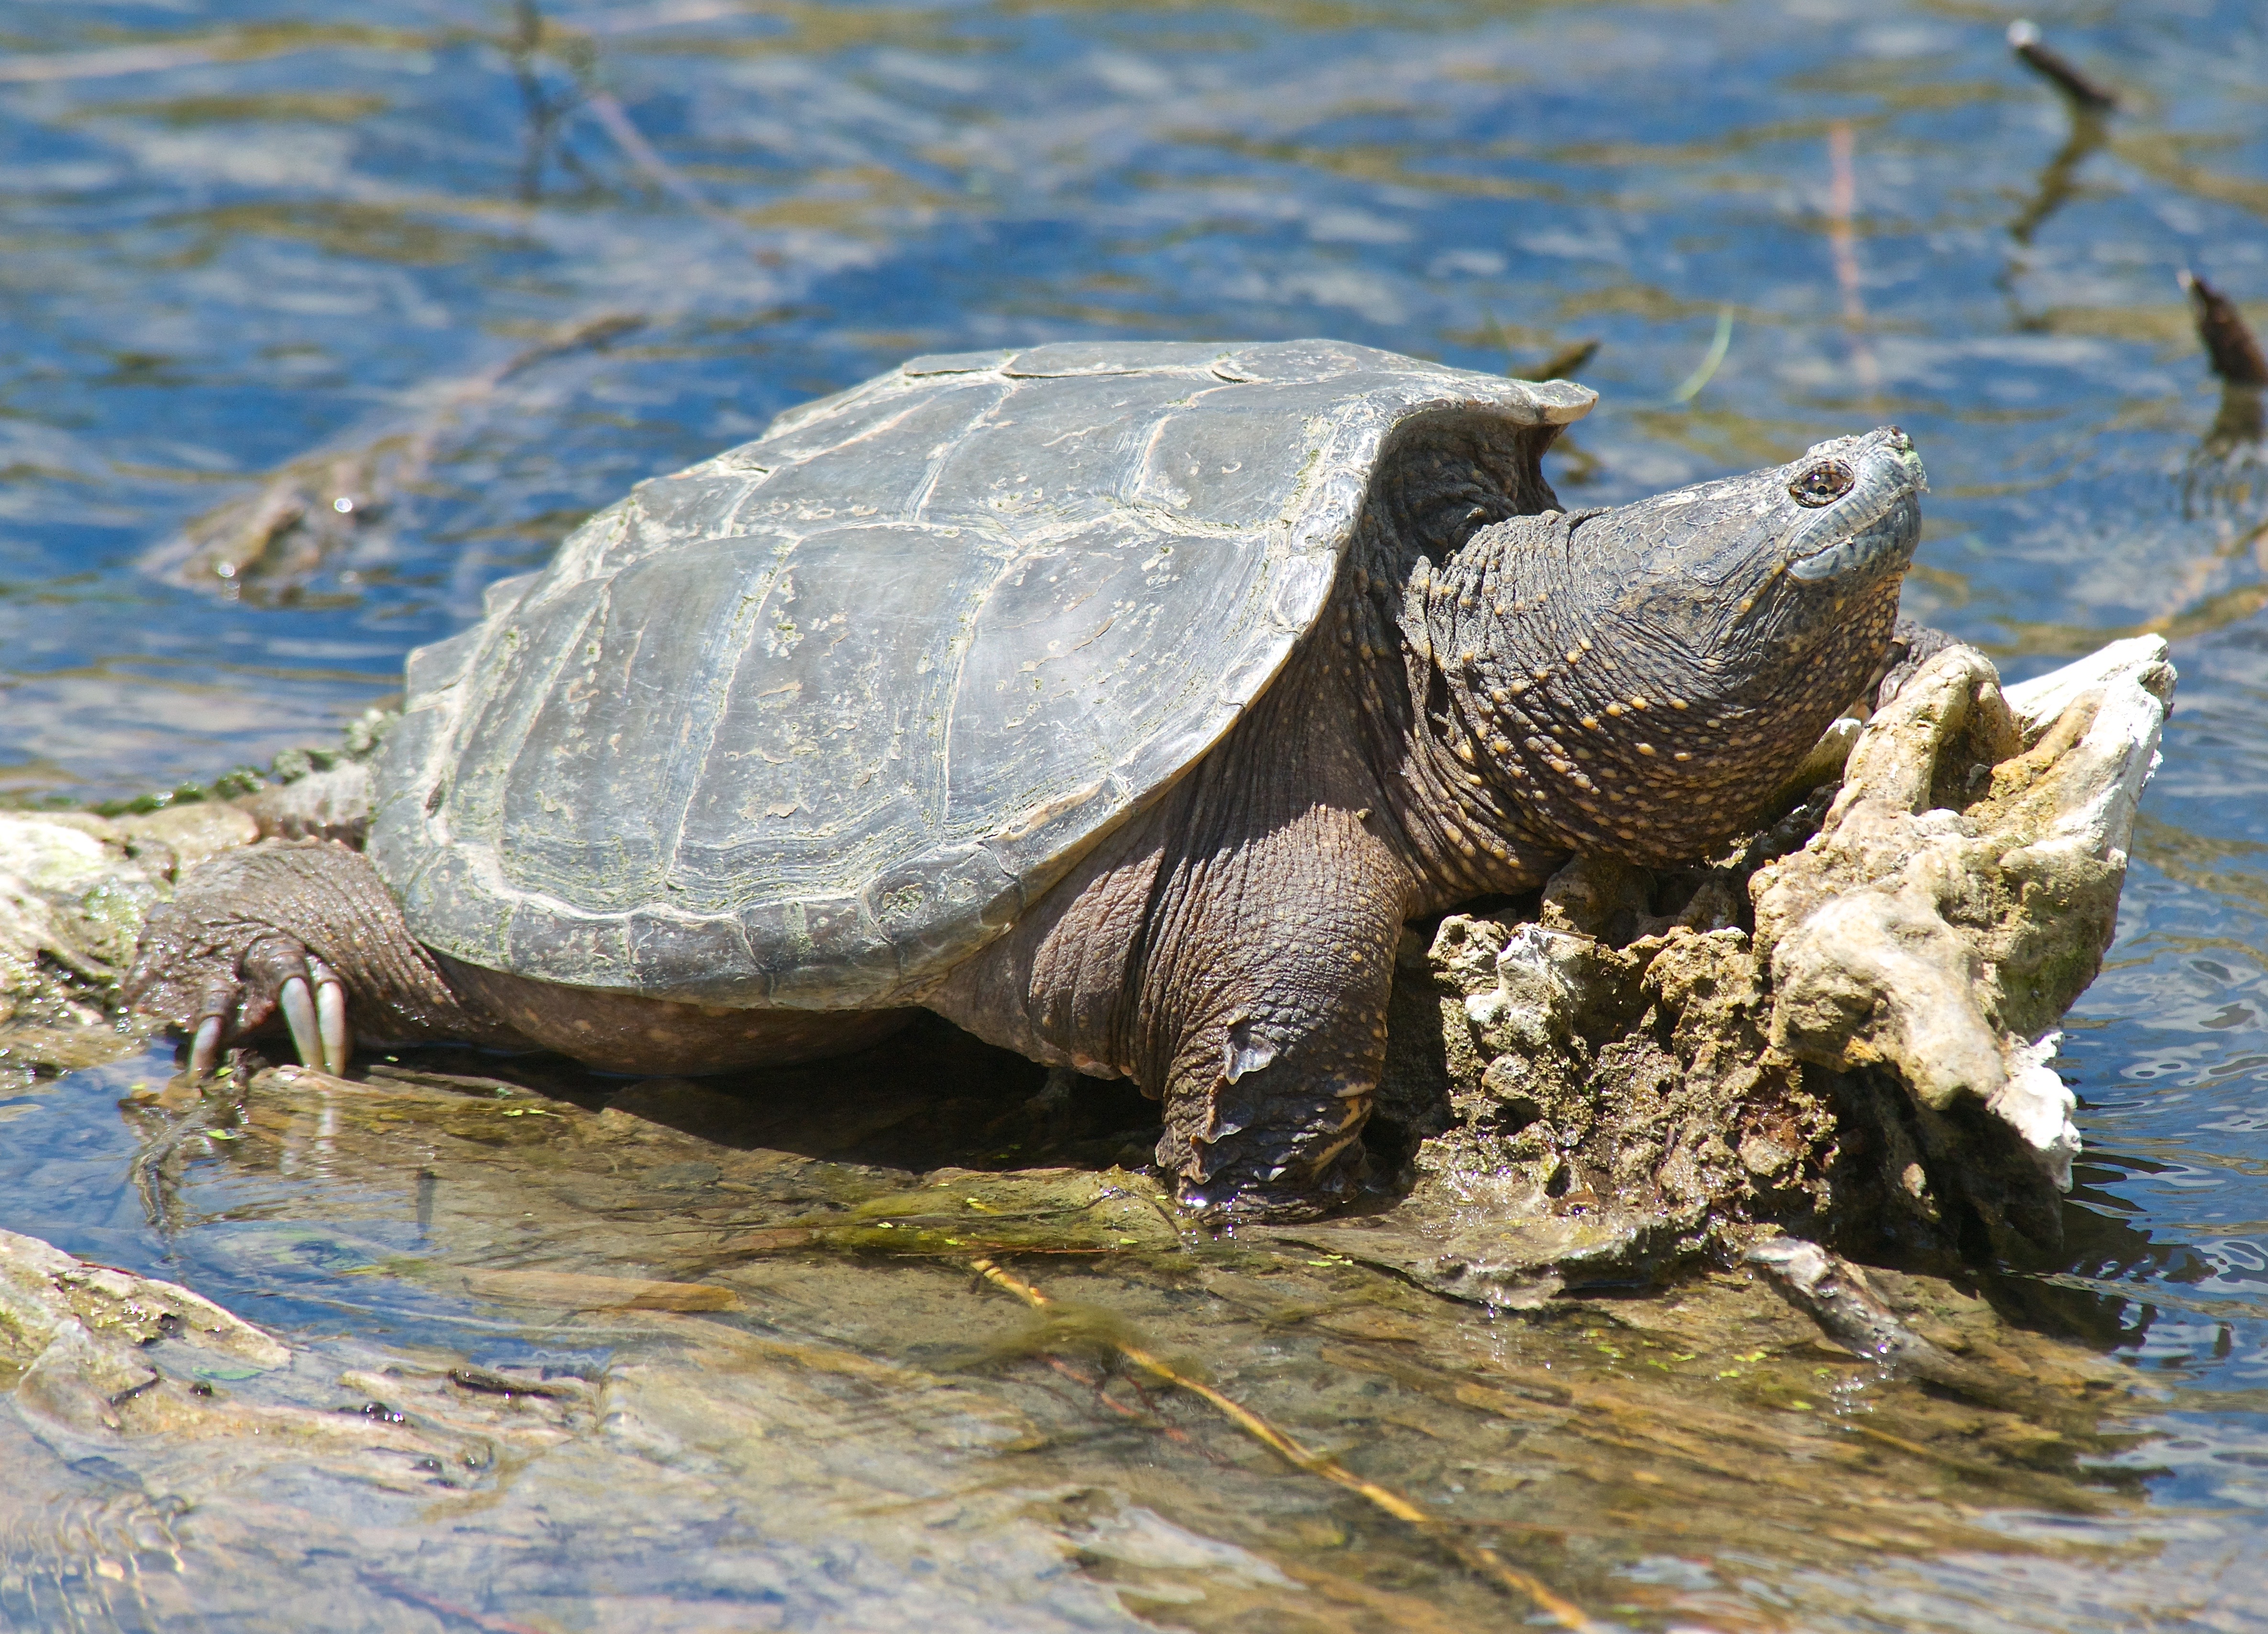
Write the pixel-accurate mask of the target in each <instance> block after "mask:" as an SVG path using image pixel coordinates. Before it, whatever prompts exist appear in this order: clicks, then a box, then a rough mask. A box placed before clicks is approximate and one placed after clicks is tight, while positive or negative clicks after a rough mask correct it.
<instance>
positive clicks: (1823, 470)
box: [1787, 460, 1859, 505]
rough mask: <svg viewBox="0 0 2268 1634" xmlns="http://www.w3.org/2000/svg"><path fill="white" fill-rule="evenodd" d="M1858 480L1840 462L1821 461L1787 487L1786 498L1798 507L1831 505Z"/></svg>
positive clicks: (1849, 469)
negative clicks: (1798, 505)
mask: <svg viewBox="0 0 2268 1634" xmlns="http://www.w3.org/2000/svg"><path fill="white" fill-rule="evenodd" d="M1858 480H1859V479H1858V477H1857V476H1855V475H1852V470H1851V467H1849V466H1847V465H1845V464H1844V463H1843V462H1842V461H1841V460H1821V461H1820V462H1819V463H1818V464H1817V465H1815V466H1813V467H1811V468H1810V469H1809V470H1808V471H1806V472H1805V473H1804V474H1803V475H1800V476H1799V477H1797V478H1796V479H1795V481H1793V482H1790V483H1789V484H1788V485H1787V496H1788V497H1789V498H1791V499H1793V500H1794V501H1795V503H1796V504H1800V505H1831V504H1834V503H1835V502H1836V501H1837V500H1838V499H1840V498H1842V497H1843V496H1844V495H1845V494H1847V493H1849V492H1850V491H1851V484H1852V483H1853V482H1857V481H1858Z"/></svg>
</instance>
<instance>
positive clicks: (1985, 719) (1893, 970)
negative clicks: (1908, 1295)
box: [1307, 637, 2174, 1303]
mask: <svg viewBox="0 0 2268 1634" xmlns="http://www.w3.org/2000/svg"><path fill="white" fill-rule="evenodd" d="M2173 684H2174V672H2173V669H2172V667H2171V666H2170V665H2169V664H2168V663H2167V661H2166V646H2165V644H2164V643H2163V642H2162V641H2161V640H2159V639H2158V638H2156V637H2140V638H2137V639H2134V640H2130V641H2122V642H2117V643H2115V644H2112V645H2110V646H2108V647H2106V648H2104V649H2103V650H2102V651H2100V652H2098V653H2096V654H2095V655H2094V656H2093V657H2092V658H2089V659H2084V660H2082V661H2080V662H2079V663H2076V664H2073V665H2071V666H2068V667H2067V668H2066V669H2063V670H2059V671H2058V672H2056V673H2054V674H2051V675H2048V676H2044V677H2043V678H2041V679H2040V680H2038V681H2032V682H2030V683H2028V684H2026V685H2024V686H2021V687H2015V688H2008V689H2007V691H2005V692H2004V691H2003V690H2002V688H2000V686H1999V679H1998V676H1997V675H1996V673H1995V672H1994V670H1993V668H1992V664H1991V663H1990V662H1989V661H1988V660H1987V659H1985V657H1984V656H1983V655H1982V654H1980V653H1978V652H1977V651H1974V650H1973V649H1970V648H1966V647H1954V648H1951V649H1948V651H1943V652H1940V654H1938V655H1937V656H1936V657H1935V658H1933V659H1931V660H1930V661H1929V662H1928V663H1927V664H1926V665H1925V666H1923V667H1922V668H1921V670H1920V671H1919V672H1918V673H1917V674H1916V675H1915V676H1914V677H1913V678H1912V679H1911V681H1909V682H1908V683H1907V684H1906V686H1905V687H1904V689H1903V690H1902V691H1901V692H1900V693H1899V695H1898V696H1897V697H1896V699H1895V700H1893V701H1892V702H1891V703H1889V704H1888V705H1887V706H1886V707H1884V708H1883V709H1882V710H1881V712H1880V713H1879V714H1877V715H1876V716H1875V717H1874V719H1873V720H1872V721H1870V722H1868V723H1867V725H1865V727H1864V729H1863V730H1857V729H1856V728H1855V723H1853V724H1852V725H1845V726H1843V727H1842V729H1841V730H1840V731H1839V732H1837V733H1831V734H1830V740H1829V745H1827V746H1823V747H1837V744H1838V740H1839V745H1840V747H1844V748H1847V756H1848V758H1847V764H1846V765H1845V767H1844V768H1843V769H1842V772H1841V776H1840V778H1839V783H1838V784H1830V785H1823V786H1822V787H1821V788H1820V789H1818V790H1817V791H1815V792H1814V793H1813V794H1812V795H1811V796H1810V797H1808V799H1804V800H1802V801H1801V802H1800V803H1799V804H1797V805H1796V806H1795V808H1794V809H1793V811H1792V812H1791V813H1789V815H1788V816H1787V817H1786V818H1785V819H1783V820H1782V821H1780V822H1779V823H1778V825H1776V826H1775V827H1774V828H1771V829H1770V830H1768V831H1767V832H1765V833H1764V834H1761V835H1757V836H1756V837H1755V838H1754V839H1752V840H1751V841H1749V843H1746V844H1745V845H1743V846H1742V847H1740V848H1738V849H1737V850H1735V851H1734V853H1733V854H1732V855H1730V856H1728V857H1724V858H1722V859H1720V860H1719V861H1718V862H1717V863H1715V864H1714V865H1710V866H1706V867H1699V868H1695V869H1690V870H1686V871H1683V872H1677V873H1673V874H1661V875H1655V874H1651V873H1647V872H1644V871H1641V870H1637V869H1632V868H1629V867H1626V866H1622V865H1615V864H1611V863H1602V862H1598V861H1581V862H1577V863H1575V864H1572V865H1570V866H1569V867H1568V868H1566V869H1565V870H1563V871H1562V872H1560V873H1559V874H1558V875H1557V877H1555V878H1554V879H1553V880H1551V881H1550V884H1549V885H1548V886H1547V887H1545V888H1544V891H1543V897H1542V901H1541V902H1540V904H1538V905H1537V906H1536V907H1535V909H1533V910H1532V911H1530V912H1528V913H1525V914H1506V915H1500V916H1484V915H1452V916H1449V917H1448V918H1447V919H1445V920H1443V921H1442V922H1441V924H1440V926H1439V928H1438V930H1436V931H1435V932H1434V934H1433V936H1432V941H1431V944H1430V945H1426V944H1425V943H1423V942H1421V941H1420V940H1418V938H1416V937H1415V936H1413V937H1412V938H1410V939H1409V940H1408V941H1406V942H1405V945H1404V949H1403V971H1402V975H1403V980H1402V983H1401V992H1400V997H1398V999H1397V1005H1396V1010H1395V1039H1394V1044H1393V1049H1392V1059H1391V1063H1390V1068H1389V1074H1388V1084H1387V1086H1386V1094H1385V1098H1384V1106H1383V1115H1384V1116H1385V1117H1386V1118H1387V1120H1388V1122H1390V1123H1394V1124H1398V1125H1399V1126H1400V1127H1401V1128H1402V1129H1403V1130H1405V1131H1407V1133H1408V1134H1409V1135H1410V1136H1412V1137H1418V1140H1417V1144H1416V1146H1415V1151H1414V1155H1413V1156H1412V1158H1411V1159H1410V1161H1411V1164H1412V1166H1413V1168H1414V1171H1415V1179H1416V1181H1417V1184H1416V1189H1415V1191H1414V1192H1413V1195H1412V1196H1411V1198H1410V1203H1407V1204H1405V1205H1404V1207H1403V1210H1401V1211H1396V1215H1395V1216H1389V1217H1388V1218H1386V1219H1384V1220H1383V1221H1381V1222H1380V1223H1379V1224H1377V1225H1375V1226H1369V1227H1361V1226H1342V1227H1332V1228H1325V1229H1323V1230H1322V1231H1320V1232H1313V1233H1307V1234H1308V1235H1309V1236H1310V1237H1312V1238H1313V1239H1314V1240H1315V1241H1317V1242H1319V1243H1324V1242H1326V1241H1328V1246H1330V1247H1332V1248H1336V1249H1338V1250H1340V1251H1343V1252H1348V1253H1352V1254H1359V1255H1360V1254H1366V1255H1369V1256H1371V1257H1374V1258H1379V1259H1382V1260H1384V1261H1386V1262H1391V1263H1395V1264H1396V1265H1397V1266H1398V1267H1399V1268H1400V1269H1402V1270H1404V1271H1405V1272H1407V1273H1408V1274H1410V1275H1413V1276H1417V1277H1420V1278H1421V1279H1423V1280H1426V1281H1428V1282H1429V1283H1431V1284H1433V1285H1436V1286H1440V1287H1442V1288H1444V1289H1445V1290H1448V1291H1457V1292H1469V1293H1471V1294H1473V1295H1474V1296H1475V1297H1479V1298H1484V1299H1491V1300H1493V1301H1497V1302H1510V1303H1520V1302H1525V1301H1527V1300H1528V1299H1535V1298H1541V1297H1544V1296H1546V1295H1548V1294H1549V1293H1550V1292H1552V1291H1553V1290H1555V1289H1556V1288H1557V1287H1558V1286H1559V1285H1561V1284H1562V1283H1563V1282H1565V1280H1566V1279H1567V1278H1569V1277H1580V1276H1584V1275H1587V1274H1590V1273H1591V1272H1593V1271H1594V1270H1604V1271H1605V1272H1606V1273H1607V1274H1620V1275H1627V1274H1628V1273H1629V1271H1630V1270H1631V1268H1632V1266H1633V1262H1635V1261H1640V1260H1643V1259H1645V1258H1646V1257H1649V1256H1654V1255H1675V1254H1677V1253H1680V1252H1690V1251H1692V1250H1694V1249H1697V1248H1702V1247H1704V1246H1705V1245H1706V1244H1708V1243H1709V1242H1710V1241H1711V1240H1719V1241H1723V1240H1726V1239H1727V1237H1738V1236H1740V1235H1742V1234H1744V1233H1746V1231H1747V1230H1748V1229H1749V1228H1750V1227H1753V1226H1759V1225H1773V1224H1777V1225H1781V1226H1786V1227H1787V1228H1789V1229H1791V1230H1793V1231H1796V1232H1799V1233H1802V1234H1804V1235H1808V1236H1817V1237H1822V1238H1825V1239H1828V1240H1838V1241H1841V1242H1844V1243H1845V1244H1848V1245H1850V1246H1852V1247H1854V1248H1867V1249H1870V1250H1876V1251H1879V1250H1881V1249H1882V1248H1898V1249H1903V1250H1904V1251H1907V1252H1918V1253H1922V1254H1925V1255H1926V1254H1929V1253H1933V1252H1935V1253H1941V1254H1946V1255H1951V1254H1954V1253H1957V1252H1961V1251H1963V1250H1969V1251H1975V1250H1989V1251H1992V1252H1997V1253H2000V1254H2007V1255H2025V1254H2028V1253H2036V1252H2038V1251H2042V1250H2045V1249H2049V1248H2052V1247H2053V1246H2054V1245H2055V1244H2056V1243H2057V1241H2058V1239H2059V1235H2060V1224H2059V1222H2060V1210H2059V1206H2058V1193H2059V1192H2060V1191H2061V1190H2062V1189H2066V1188H2067V1187H2068V1185H2069V1183H2070V1168H2071V1159H2072V1157H2073V1153H2074V1152H2076V1151H2077V1150H2078V1145H2079V1137H2078V1133H2077V1131H2076V1130H2075V1129H2074V1128H2073V1124H2072V1121H2071V1114H2072V1110H2073V1099H2072V1095H2071V1093H2070V1091H2069V1090H2067V1089H2066V1087H2065V1086H2064V1085H2063V1083H2062V1081H2061V1079H2059V1078H2058V1077H2057V1076H2056V1074H2055V1072H2054V1071H2053V1070H2052V1069H2051V1067H2050V1066H2049V1065H2048V1064H2047V1063H2048V1060H2049V1058H2050V1057H2051V1056H2052V1055H2053V1054H2054V1050H2055V1044H2056V1037H2057V1034H2056V1033H2055V1031H2054V1028H2055V1026H2056V1023H2057V1022H2058V1019H2060V1018H2061V1017H2062V1015H2063V1013H2064V1012H2065V1011H2066V1009H2068V1008H2069V1006H2070V1005H2071V1004H2072V1002H2073V1000H2074V999H2075V998H2076V997H2078V995H2079V994H2080V991H2081V990H2084V989H2085V987H2086V986H2087V984H2088V983H2089V982H2090V981H2092V980H2093V979H2094V976H2095V971H2096V969H2097V968H2098V967H2099V965H2100V962H2101V960H2102V953H2103V952H2104V950H2105V949H2106V948H2107V947H2108V946H2109V945H2110V938H2111V936H2112V933H2113V931H2114V929H2115V926H2116V921H2117V905H2118V893H2119V888H2120V886H2121V884H2122V882H2123V880H2124V873H2125V864H2126V851H2125V847H2126V843H2127V840H2128V837H2129V835H2130V834H2131V832H2132V827H2133V821H2134V811H2135V801H2136V799H2137V798H2138V796H2139V794H2140V792H2141V789H2142V785H2143V784H2144V783H2145V782H2146V781H2147V779H2148V777H2149V775H2150V772H2151V770H2152V769H2154V766H2155V764H2156V761H2157V741H2158V736H2159V731H2160V728H2161V725H2162V724H2163V722H2164V718H2165V714H2166V709H2167V706H2168V703H2169V700H2170V698H2171V696H2172V690H2173ZM1830 775H1831V771H1830ZM1396 1216H1398V1217H1400V1218H1396Z"/></svg>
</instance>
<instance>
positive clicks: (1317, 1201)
mask: <svg viewBox="0 0 2268 1634" xmlns="http://www.w3.org/2000/svg"><path fill="white" fill-rule="evenodd" d="M1177 872H1181V873H1182V874H1183V875H1184V876H1185V880H1186V887H1185V888H1186V891H1187V896H1186V899H1185V900H1186V901H1187V902H1188V904H1189V910H1188V911H1187V912H1186V913H1185V914H1184V915H1183V916H1182V922H1183V924H1184V925H1185V927H1186V933H1185V934H1184V936H1183V937H1182V938H1178V939H1169V940H1168V941H1167V942H1166V943H1165V944H1164V945H1163V946H1160V948H1159V949H1158V951H1157V952H1156V953H1153V955H1152V968H1150V969H1149V970H1148V971H1146V972H1145V982H1144V989H1145V994H1144V997H1145V1006H1144V1007H1145V1010H1147V1011H1148V1012H1150V1014H1151V1015H1152V1017H1153V1018H1154V1022H1153V1032H1152V1035H1153V1036H1154V1037H1155V1038H1157V1040H1158V1041H1159V1042H1160V1043H1169V1044H1170V1048H1171V1051H1172V1054H1171V1060H1170V1064H1169V1065H1167V1067H1166V1068H1165V1069H1164V1071H1162V1072H1161V1073H1158V1074H1156V1076H1152V1077H1147V1078H1145V1082H1152V1083H1156V1082H1162V1084H1163V1086H1164V1090H1165V1095H1164V1099H1165V1103H1166V1105H1165V1114H1166V1116H1165V1125H1166V1126H1165V1130H1164V1133H1163V1134H1162V1135H1161V1136H1160V1139H1159V1142H1158V1161H1159V1165H1160V1167H1162V1168H1164V1169H1166V1170H1167V1172H1168V1173H1170V1174H1175V1176H1176V1177H1177V1178H1178V1180H1179V1181H1180V1190H1181V1195H1182V1199H1183V1200H1184V1201H1185V1202H1188V1203H1192V1204H1194V1205H1197V1206H1198V1207H1201V1208H1205V1209H1207V1210H1209V1211H1211V1212H1214V1213H1216V1214H1219V1215H1220V1216H1221V1217H1223V1218H1227V1219H1231V1220H1263V1219H1287V1218H1314V1216H1315V1215H1317V1214H1320V1213H1322V1212H1325V1211H1328V1210H1329V1209H1331V1208H1333V1207H1335V1206H1337V1205H1338V1204H1340V1203H1344V1202H1345V1201H1347V1200H1348V1198H1349V1197H1350V1196H1351V1195H1352V1194H1353V1192H1354V1190H1355V1188H1356V1186H1357V1184H1358V1183H1359V1181H1360V1180H1361V1178H1362V1176H1363V1174H1364V1172H1365V1169H1366V1159H1365V1157H1364V1153H1363V1148H1362V1140H1361V1136H1362V1126H1363V1124H1364V1122H1366V1120H1367V1119H1368V1118H1369V1115H1370V1109H1371V1106H1372V1103H1373V1100H1374V1099H1375V1097H1376V1093H1377V1088H1378V1079H1379V1074H1380V1072H1381V1070H1382V1069H1383V1067H1384V1065H1385V1060H1386V1010H1387V1001H1388V995H1389V992H1390V990H1391V989H1392V986H1393V980H1394V949H1395V944H1396V943H1397V941H1398V940H1399V939H1400V938H1401V934H1402V922H1403V911H1404V908H1405V902H1406V894H1407V887H1406V884H1405V876H1403V874H1402V873H1401V872H1400V871H1399V870H1398V869H1397V868H1396V867H1395V866H1394V865H1393V864H1392V862H1391V859H1390V858H1389V857H1388V854H1387V853H1386V851H1385V850H1384V848H1383V847H1382V846H1381V845H1379V843H1377V841H1376V840H1375V839H1374V838H1373V836H1372V835H1370V834H1368V833H1367V832H1366V831H1365V829H1364V828H1363V825H1362V823H1361V821H1360V820H1359V818H1357V817H1356V816H1355V815H1354V814H1353V813H1348V812H1345V811H1342V810H1334V809H1331V808H1329V807H1325V806H1317V807H1314V808H1312V809H1310V810H1309V811H1307V812H1306V813H1302V814H1301V815H1300V816H1299V817H1298V818H1296V819H1293V820H1292V821H1288V822H1285V823H1283V824H1281V825H1280V826H1279V827H1277V828H1274V829H1273V830H1272V831H1270V832H1268V833H1265V834H1263V835H1259V836H1256V838H1254V839H1253V840H1252V841H1251V842H1250V843H1248V844H1247V845H1246V846H1245V847H1243V848H1242V849H1241V850H1239V851H1236V852H1234V853H1231V854H1229V855H1226V856H1223V855H1221V854H1219V853H1215V854H1213V855H1212V856H1210V857H1204V858H1203V859H1202V860H1201V861H1192V862H1187V863H1184V864H1183V865H1182V868H1181V869H1180V870H1179V871H1177Z"/></svg>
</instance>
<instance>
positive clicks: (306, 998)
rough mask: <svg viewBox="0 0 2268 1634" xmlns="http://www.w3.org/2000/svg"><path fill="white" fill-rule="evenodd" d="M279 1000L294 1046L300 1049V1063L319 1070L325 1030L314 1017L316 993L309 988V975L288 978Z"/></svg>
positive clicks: (279, 994)
mask: <svg viewBox="0 0 2268 1634" xmlns="http://www.w3.org/2000/svg"><path fill="white" fill-rule="evenodd" d="M276 1003H277V1004H278V1005H280V1006H281V1007H282V1009H283V1011H284V1025H286V1026H287V1027H290V1028H291V1048H292V1049H296V1050H298V1052H299V1064H300V1065H301V1066H306V1067H314V1068H316V1069H318V1070H319V1071H320V1069H321V1067H322V1065H323V1039H322V1031H321V1028H320V1026H319V1025H318V1023H317V1022H316V1019H315V999H314V995H313V994H312V993H310V992H308V990H307V979H306V977H305V976H298V975H295V976H291V977H288V978H286V979H285V981H284V987H283V990H282V991H280V992H278V993H277V994H276Z"/></svg>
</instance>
